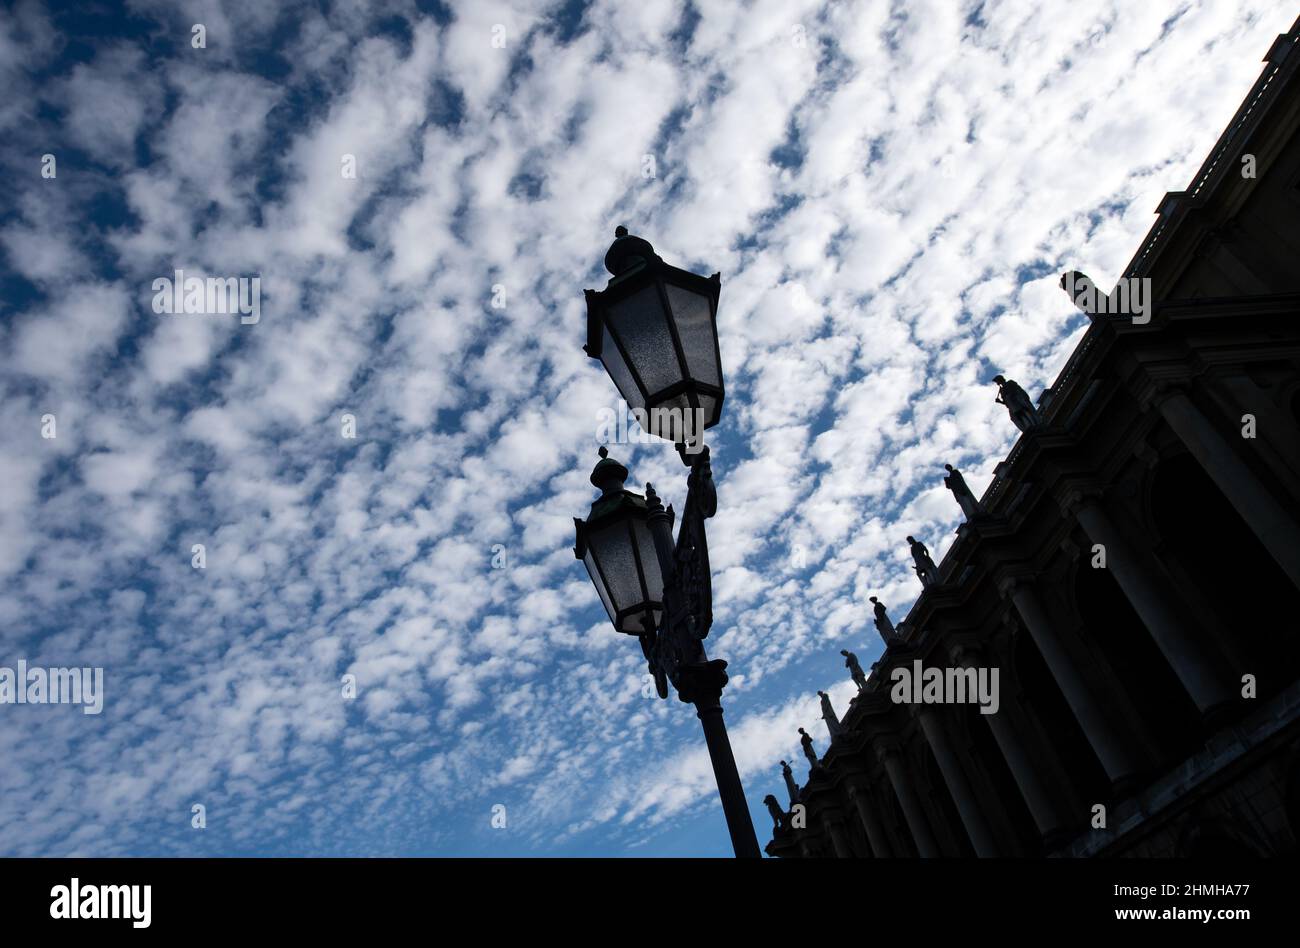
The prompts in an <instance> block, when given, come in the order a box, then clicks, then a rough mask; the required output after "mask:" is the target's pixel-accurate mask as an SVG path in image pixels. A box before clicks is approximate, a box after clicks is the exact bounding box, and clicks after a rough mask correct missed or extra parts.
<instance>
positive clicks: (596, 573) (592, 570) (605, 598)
mask: <svg viewBox="0 0 1300 948" xmlns="http://www.w3.org/2000/svg"><path fill="white" fill-rule="evenodd" d="M582 562H583V563H585V564H586V565H587V574H588V575H589V576H591V584H592V585H593V586H595V587H596V595H598V596H600V602H601V605H603V606H604V607H605V612H606V613H607V614H608V615H609V621H610V622H613V621H614V616H615V615H616V614H617V613H615V611H614V606H613V604H612V603H611V602H610V601H609V593H608V592H607V591H606V590H605V581H604V580H603V579H601V578H600V570H598V569H596V559H595V557H594V556H592V555H591V547H590V546H588V547H587V555H586V556H584V557H583V558H582Z"/></svg>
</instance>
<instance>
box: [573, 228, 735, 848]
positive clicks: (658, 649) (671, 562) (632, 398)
mask: <svg viewBox="0 0 1300 948" xmlns="http://www.w3.org/2000/svg"><path fill="white" fill-rule="evenodd" d="M605 267H606V269H608V270H609V272H610V273H611V274H613V277H612V278H611V279H610V281H609V284H608V286H607V287H606V288H605V289H604V290H603V291H601V292H596V291H594V290H587V345H586V347H585V348H586V350H587V354H588V355H590V356H591V357H592V358H596V359H600V360H601V361H602V362H603V363H604V365H605V369H606V371H608V372H609V375H610V378H612V379H613V380H614V384H615V385H616V386H618V389H619V392H620V393H621V394H622V396H623V398H624V400H625V401H626V402H627V403H628V405H629V407H631V408H634V409H635V408H640V409H642V410H653V409H655V408H668V409H673V408H676V409H679V410H681V411H682V412H683V413H684V412H686V411H689V412H691V413H692V414H691V415H690V417H692V418H695V417H700V418H702V422H701V427H702V428H709V427H712V426H713V425H714V424H716V423H717V421H718V418H719V417H720V416H721V413H722V399H723V387H722V370H721V362H720V360H719V357H718V332H717V322H716V318H717V305H718V293H719V290H720V289H721V286H722V283H721V280H720V278H719V275H718V274H716V273H715V274H714V275H713V276H712V277H709V278H708V279H705V278H704V277H700V276H697V275H696V274H693V273H689V272H687V271H685V270H679V269H677V268H676V267H670V266H668V265H667V264H666V263H664V262H663V261H662V260H660V259H659V257H658V255H656V254H655V252H654V249H653V248H652V247H651V246H650V244H649V243H648V242H647V241H645V240H642V239H641V238H640V237H633V236H629V235H628V233H627V228H625V227H620V228H618V230H617V231H616V232H615V240H614V244H613V246H611V247H610V248H609V253H607V254H606V255H605ZM696 412H698V413H699V414H698V415H696V414H695V413H696ZM679 417H684V415H683V416H679ZM687 424H689V422H688V423H687ZM652 427H653V429H654V430H651V429H647V430H651V433H653V434H658V435H660V436H663V435H664V429H663V428H662V427H660V426H652ZM689 433H690V432H689V429H686V430H681V429H679V430H678V431H677V432H675V433H673V434H672V436H673V437H677V436H678V435H681V436H682V437H683V441H682V443H679V444H678V445H677V451H678V454H679V455H680V456H681V458H682V461H683V462H684V463H685V464H686V465H687V466H688V467H690V469H691V472H690V475H689V477H688V478H687V491H686V505H685V507H684V508H683V512H682V523H681V527H680V529H679V530H678V534H677V540H676V542H675V543H674V541H673V534H672V528H673V520H674V514H673V510H672V508H671V507H669V508H668V509H667V510H665V509H664V506H663V504H662V503H660V501H659V497H658V495H656V494H655V491H654V487H653V486H651V485H650V484H647V485H646V492H645V496H644V497H643V496H641V495H640V494H637V493H634V492H632V491H629V490H626V489H625V488H624V487H623V484H624V482H625V481H626V480H627V477H628V472H627V468H625V467H624V466H623V465H622V464H620V463H619V462H617V461H615V460H614V459H612V458H610V457H608V452H607V451H606V449H605V448H601V449H600V458H601V459H600V461H599V462H598V463H597V464H596V467H595V469H594V470H593V471H592V472H591V482H592V484H594V485H595V486H596V487H598V488H600V491H601V495H600V497H598V498H597V499H596V501H595V503H593V504H592V505H591V513H590V514H588V516H587V519H586V520H585V521H584V520H579V519H577V518H575V519H574V527H575V529H576V532H577V543H576V545H575V547H574V551H573V552H574V554H575V555H576V556H577V557H578V559H580V560H582V561H583V563H584V564H586V567H587V571H588V572H589V573H590V574H591V581H592V583H593V584H594V585H595V587H596V592H597V593H598V594H599V596H600V601H601V602H602V603H603V604H604V606H605V611H606V612H607V613H608V614H609V619H610V621H611V622H612V623H613V624H614V628H615V629H617V630H618V631H619V632H623V633H626V634H628V635H635V636H637V638H638V639H639V640H640V642H641V650H642V652H643V653H644V654H645V657H646V660H647V662H649V665H650V673H651V674H652V675H653V676H654V680H655V688H656V689H657V691H658V692H659V697H661V698H667V697H668V685H669V683H671V684H672V685H673V687H674V688H675V689H676V690H677V695H678V697H679V698H681V700H682V701H685V702H688V703H690V704H694V705H695V710H696V713H697V714H698V715H699V718H700V721H701V723H702V724H703V726H704V739H705V742H706V743H707V745H708V748H709V759H710V760H711V761H712V763H713V774H714V777H715V778H716V779H717V782H718V796H719V797H720V798H721V800H722V809H723V812H724V813H725V814H726V817H727V829H728V830H729V831H730V833H731V844H732V846H733V848H734V849H735V852H736V855H737V856H743V857H747V858H754V859H757V858H760V854H759V849H758V838H757V836H755V835H754V824H753V822H752V821H751V819H750V815H749V805H748V804H747V803H746V802H745V791H744V788H743V787H742V786H741V783H740V774H739V772H738V771H737V770H736V759H735V757H734V756H733V755H732V752H731V742H730V740H728V738H727V727H726V724H725V723H724V722H723V720H722V689H723V688H724V687H725V686H726V684H727V673H726V668H727V663H726V662H724V661H722V660H721V659H714V660H712V661H710V660H709V657H708V655H707V654H705V651H704V638H705V637H706V636H707V635H708V634H709V627H710V626H711V625H712V624H713V591H712V584H711V581H710V578H709V553H708V544H707V542H706V539H705V533H704V521H705V520H706V519H708V518H709V517H712V516H713V514H714V512H715V511H716V510H717V504H718V502H717V494H716V493H715V491H714V487H713V470H712V467H711V466H710V464H709V449H708V448H707V447H705V446H704V444H703V442H702V441H701V440H697V441H696V443H694V444H689V445H688V444H687V443H685V442H686V441H687V440H688V436H689ZM701 434H702V432H701V431H698V430H697V431H695V437H696V439H699V438H700V437H701Z"/></svg>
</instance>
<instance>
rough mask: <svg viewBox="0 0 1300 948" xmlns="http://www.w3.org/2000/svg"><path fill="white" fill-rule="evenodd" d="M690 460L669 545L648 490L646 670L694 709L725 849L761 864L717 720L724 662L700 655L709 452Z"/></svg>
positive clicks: (706, 615)
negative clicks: (659, 600)
mask: <svg viewBox="0 0 1300 948" xmlns="http://www.w3.org/2000/svg"><path fill="white" fill-rule="evenodd" d="M683 458H685V454H684V453H683ZM690 463H691V474H690V478H689V480H688V487H687V495H686V508H685V511H684V513H683V516H682V526H681V531H680V533H679V534H678V539H677V543H676V544H675V545H674V543H673V535H672V522H673V515H672V511H671V508H670V509H669V510H664V507H663V504H662V503H660V501H659V497H658V495H656V494H655V492H654V487H653V486H652V485H650V484H647V485H646V510H647V512H648V514H649V516H648V517H647V521H648V523H649V526H650V532H651V535H652V536H653V537H654V543H655V552H656V553H657V554H658V557H659V568H660V570H661V572H662V574H663V577H664V615H663V621H662V622H661V623H660V627H659V629H658V634H657V636H656V638H655V641H654V645H653V646H652V649H651V655H650V667H651V670H652V672H653V673H654V676H655V681H656V683H657V684H658V685H659V687H660V695H661V696H664V690H665V689H664V687H663V682H664V679H665V678H666V679H667V680H669V681H671V682H672V683H673V687H674V688H676V690H677V695H678V697H679V698H681V700H682V701H685V702H688V703H690V704H693V705H695V713H696V714H697V715H698V716H699V719H700V723H701V725H702V726H703V728H704V741H705V743H706V744H707V745H708V748H709V760H710V762H711V763H712V764H713V776H714V778H715V779H716V780H717V783H718V796H719V798H720V799H721V800H722V812H723V813H724V814H725V816H726V818H727V830H728V832H730V833H731V846H732V848H733V849H734V850H735V853H736V857H737V858H739V859H760V858H762V854H761V853H760V851H759V848H758V837H757V836H756V835H755V834H754V823H753V820H752V819H751V818H750V814H749V804H748V803H746V802H745V789H744V787H743V786H742V785H741V782H740V771H739V770H737V768H736V758H735V755H734V754H732V752H731V740H730V739H729V738H728V737H727V725H726V722H725V721H724V720H723V718H722V689H723V688H724V687H726V684H727V670H726V669H727V663H726V662H725V661H723V660H721V659H713V660H712V661H710V660H709V657H708V655H707V653H706V652H705V650H704V641H703V636H704V635H705V634H707V633H708V625H709V623H711V622H712V618H713V617H712V595H711V588H710V587H711V583H710V581H709V561H708V547H707V546H706V545H705V541H704V520H705V519H706V518H708V517H711V516H713V513H714V511H715V510H716V509H717V495H716V493H715V492H714V488H713V471H712V468H711V467H710V465H709V449H708V448H706V447H705V448H702V449H701V451H700V453H699V454H697V455H696V456H695V458H694V460H692V461H691V462H690ZM701 626H702V628H701Z"/></svg>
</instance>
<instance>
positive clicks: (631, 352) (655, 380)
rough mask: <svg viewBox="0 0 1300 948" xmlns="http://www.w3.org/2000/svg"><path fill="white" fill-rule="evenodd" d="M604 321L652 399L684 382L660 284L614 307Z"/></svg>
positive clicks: (640, 290)
mask: <svg viewBox="0 0 1300 948" xmlns="http://www.w3.org/2000/svg"><path fill="white" fill-rule="evenodd" d="M605 319H606V325H607V326H608V327H609V329H610V330H611V331H612V332H613V333H614V335H615V336H617V337H618V339H619V341H620V342H622V343H623V348H624V349H626V350H627V358H628V361H629V362H630V363H631V364H632V365H633V366H634V367H635V368H636V370H637V372H638V374H640V376H641V382H642V384H644V385H645V388H646V394H647V395H648V396H651V397H653V395H654V394H655V393H656V392H660V391H662V390H663V389H665V388H668V386H670V385H673V384H675V383H677V382H680V381H681V380H682V368H681V366H680V365H679V364H678V362H677V349H676V347H675V346H674V345H673V337H672V333H671V332H670V330H669V328H668V314H667V313H665V312H664V308H663V305H662V302H661V300H660V298H659V287H658V284H656V283H651V284H650V285H649V286H643V287H642V288H641V289H639V290H637V291H636V292H635V293H633V294H632V295H631V296H629V297H628V298H627V299H625V300H622V301H621V302H618V303H615V304H613V305H612V306H610V307H609V309H608V310H607V311H606V316H605ZM630 404H631V402H629V405H630Z"/></svg>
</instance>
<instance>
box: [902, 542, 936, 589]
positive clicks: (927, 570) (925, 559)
mask: <svg viewBox="0 0 1300 948" xmlns="http://www.w3.org/2000/svg"><path fill="white" fill-rule="evenodd" d="M907 545H908V546H909V547H910V548H911V550H912V563H913V566H912V569H914V570H916V576H917V578H918V579H919V580H921V585H922V586H933V585H934V584H935V583H937V582H938V581H939V567H937V566H935V565H934V560H932V559H931V558H930V551H929V550H927V549H926V547H925V544H924V543H922V542H921V541H920V540H917V539H916V538H914V537H908V538H907Z"/></svg>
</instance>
